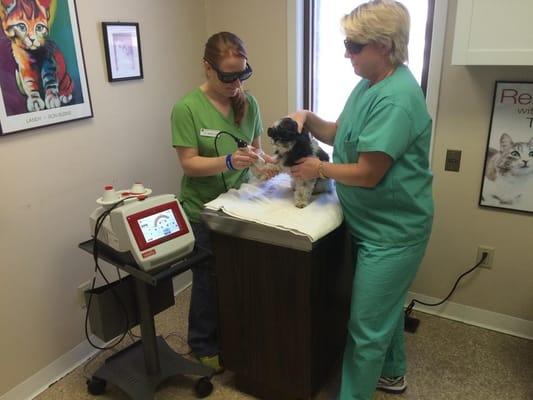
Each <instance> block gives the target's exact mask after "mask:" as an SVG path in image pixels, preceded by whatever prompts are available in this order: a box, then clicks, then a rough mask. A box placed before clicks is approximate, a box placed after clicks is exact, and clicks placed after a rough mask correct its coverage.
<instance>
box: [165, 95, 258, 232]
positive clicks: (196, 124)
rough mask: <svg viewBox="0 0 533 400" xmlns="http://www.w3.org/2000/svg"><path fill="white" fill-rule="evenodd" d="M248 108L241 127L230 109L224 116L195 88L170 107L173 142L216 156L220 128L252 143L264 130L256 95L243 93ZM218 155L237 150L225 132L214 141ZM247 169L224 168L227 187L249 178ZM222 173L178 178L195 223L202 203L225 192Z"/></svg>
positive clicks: (182, 197) (188, 212)
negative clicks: (225, 169)
mask: <svg viewBox="0 0 533 400" xmlns="http://www.w3.org/2000/svg"><path fill="white" fill-rule="evenodd" d="M246 97H247V101H248V109H247V111H246V113H245V115H244V118H243V119H242V121H241V124H240V126H239V125H237V124H236V123H235V122H234V120H233V117H234V115H233V110H231V112H230V114H229V115H228V116H227V117H225V116H224V115H223V114H222V113H220V112H219V111H218V110H217V109H216V108H215V107H214V106H213V104H212V103H211V102H210V101H209V100H208V98H207V97H206V95H205V94H204V92H202V90H200V88H196V89H194V90H193V91H191V92H190V93H188V94H187V95H185V96H184V97H183V98H182V99H181V100H179V101H178V102H177V103H176V104H175V105H174V108H173V109H172V115H171V125H172V145H173V146H183V147H194V148H196V149H198V155H200V156H202V157H217V151H216V149H215V137H216V135H217V133H218V132H219V131H226V132H230V133H231V134H233V135H235V136H236V137H238V138H240V139H243V140H245V141H246V142H247V143H248V144H251V143H252V142H253V140H254V139H255V138H256V137H258V136H259V135H260V134H261V132H262V131H263V126H262V123H261V115H260V112H259V107H258V105H257V101H256V100H255V98H254V97H253V96H251V95H249V94H246ZM216 146H217V149H218V156H223V155H226V154H229V153H233V152H234V151H235V150H236V149H237V144H236V143H235V140H234V139H233V138H232V137H231V136H229V135H227V134H224V133H222V134H220V135H219V137H218V139H217V140H216ZM248 177H249V176H248V171H247V170H240V171H225V172H224V179H225V181H226V184H227V186H228V189H229V188H231V187H237V188H238V187H239V186H240V185H241V184H242V183H243V182H246V181H247V180H248ZM225 191H226V189H225V188H224V183H223V181H222V177H221V174H217V175H212V176H203V177H190V176H186V175H184V176H183V178H182V180H181V192H180V195H179V199H180V201H181V203H182V205H183V208H184V210H185V212H186V214H187V216H188V217H189V220H191V221H193V222H198V221H199V220H200V213H201V211H202V210H203V208H204V204H205V203H208V202H210V201H211V200H213V199H215V198H217V197H218V196H219V195H220V194H221V193H223V192H225Z"/></svg>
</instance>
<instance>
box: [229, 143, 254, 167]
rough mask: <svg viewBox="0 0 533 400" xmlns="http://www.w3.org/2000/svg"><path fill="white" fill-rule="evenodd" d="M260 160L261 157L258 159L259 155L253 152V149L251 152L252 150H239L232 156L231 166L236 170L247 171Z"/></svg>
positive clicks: (245, 148) (244, 148)
mask: <svg viewBox="0 0 533 400" xmlns="http://www.w3.org/2000/svg"><path fill="white" fill-rule="evenodd" d="M258 158H259V157H257V154H255V152H254V151H253V148H252V150H250V148H247V147H242V148H238V149H237V150H236V151H235V152H234V153H233V154H232V155H231V164H232V165H233V168H235V169H245V168H249V167H250V166H251V165H253V164H254V163H255V162H256V161H257V159H258Z"/></svg>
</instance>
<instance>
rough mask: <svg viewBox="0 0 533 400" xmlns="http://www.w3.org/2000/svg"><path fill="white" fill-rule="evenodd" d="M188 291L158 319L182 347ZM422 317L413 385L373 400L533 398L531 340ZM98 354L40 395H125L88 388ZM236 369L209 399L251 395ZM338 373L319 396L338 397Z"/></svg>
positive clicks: (180, 393) (117, 398)
mask: <svg viewBox="0 0 533 400" xmlns="http://www.w3.org/2000/svg"><path fill="white" fill-rule="evenodd" d="M189 296H190V291H189V290H186V291H184V292H182V293H181V294H180V295H179V296H178V297H177V298H176V305H175V306H174V307H172V308H170V309H168V310H166V311H165V312H163V313H161V314H160V315H158V316H157V318H156V324H157V331H158V334H160V335H162V336H168V335H170V336H168V337H167V341H168V343H169V344H170V345H171V346H172V347H173V348H174V349H175V350H176V351H178V352H187V350H188V348H187V345H186V344H185V343H184V342H183V339H182V338H184V337H185V336H186V321H187V310H188V306H189ZM416 317H418V318H419V319H420V320H421V324H420V327H419V328H418V331H417V332H416V334H407V337H406V342H407V343H406V344H407V353H408V365H409V370H408V374H407V379H408V383H409V387H408V389H407V391H406V392H405V393H404V394H403V395H387V394H384V393H376V396H375V400H390V399H397V400H401V399H410V400H533V342H532V341H528V340H524V339H519V338H516V337H512V336H508V335H503V334H499V333H496V332H492V331H488V330H485V329H481V328H476V327H472V326H469V325H465V324H462V323H459V322H454V321H450V320H446V319H442V318H437V317H434V316H430V315H427V314H422V313H418V314H416ZM109 354H110V353H109V352H107V353H105V354H101V355H99V356H98V357H97V358H96V359H95V360H93V361H91V362H90V363H89V364H88V365H86V366H83V367H80V368H78V369H76V370H75V371H73V372H72V373H70V374H69V375H67V376H66V377H64V378H63V379H61V380H60V381H58V382H56V383H55V384H54V385H52V386H51V387H50V388H49V389H47V390H46V391H45V392H43V393H42V394H40V395H39V396H38V397H37V399H38V400H67V399H68V400H72V399H91V400H96V399H102V400H107V399H109V400H127V397H126V396H125V395H124V394H123V393H122V392H120V391H119V390H118V389H116V388H114V387H112V385H108V388H107V391H106V393H105V394H104V395H101V396H99V397H94V396H91V395H89V394H88V393H87V389H86V384H85V376H84V375H85V374H86V375H90V374H91V372H92V371H94V370H96V369H97V368H98V366H99V365H100V364H101V363H102V362H103V360H104V359H105V358H106V357H107V356H108V355H109ZM233 380H234V379H233V374H232V373H231V372H225V373H224V374H222V375H219V376H216V377H215V378H214V379H213V384H214V390H213V393H212V394H211V395H210V396H209V397H208V398H209V399H211V400H244V399H253V397H251V396H248V395H246V394H244V393H241V392H239V391H237V390H236V389H235V386H234V382H233ZM194 383H195V380H193V379H189V378H184V377H179V378H174V379H171V380H169V381H167V382H165V383H164V384H163V385H162V387H161V388H160V390H159V391H158V392H157V394H156V396H155V399H156V400H177V399H180V400H188V399H195V398H196V397H195V394H194V389H193V388H194ZM337 390H338V374H337V377H336V378H335V379H333V380H332V381H331V382H330V383H329V384H328V385H326V387H324V388H323V389H322V390H321V392H320V393H319V394H318V395H317V396H316V400H329V399H332V400H333V399H336V394H337Z"/></svg>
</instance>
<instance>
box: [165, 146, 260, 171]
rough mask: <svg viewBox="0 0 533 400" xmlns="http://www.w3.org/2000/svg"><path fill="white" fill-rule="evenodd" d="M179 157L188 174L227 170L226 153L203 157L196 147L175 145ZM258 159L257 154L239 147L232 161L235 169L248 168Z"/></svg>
mask: <svg viewBox="0 0 533 400" xmlns="http://www.w3.org/2000/svg"><path fill="white" fill-rule="evenodd" d="M175 147H176V152H177V154H178V159H179V162H180V164H181V168H182V169H183V173H184V174H185V175H187V176H193V177H200V176H211V175H216V174H219V173H221V172H224V171H226V170H227V169H228V168H227V165H226V155H223V156H220V157H202V156H199V155H198V149H197V148H196V147H182V146H175ZM256 160H257V155H256V154H254V153H253V152H249V151H248V149H237V150H236V151H235V152H234V153H233V154H232V156H231V163H232V164H233V167H234V168H235V169H244V168H248V167H249V166H250V165H252V164H253V163H254V162H255V161H256Z"/></svg>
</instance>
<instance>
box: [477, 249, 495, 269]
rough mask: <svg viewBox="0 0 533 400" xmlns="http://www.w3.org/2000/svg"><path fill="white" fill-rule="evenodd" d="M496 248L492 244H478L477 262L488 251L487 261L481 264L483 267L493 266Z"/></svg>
mask: <svg viewBox="0 0 533 400" xmlns="http://www.w3.org/2000/svg"><path fill="white" fill-rule="evenodd" d="M495 251H496V249H495V248H494V247H490V246H478V248H477V258H476V263H478V262H479V260H481V257H483V253H487V258H485V261H483V262H482V263H481V264H480V265H479V266H480V267H481V268H489V269H490V268H492V263H493V261H494V252H495Z"/></svg>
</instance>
